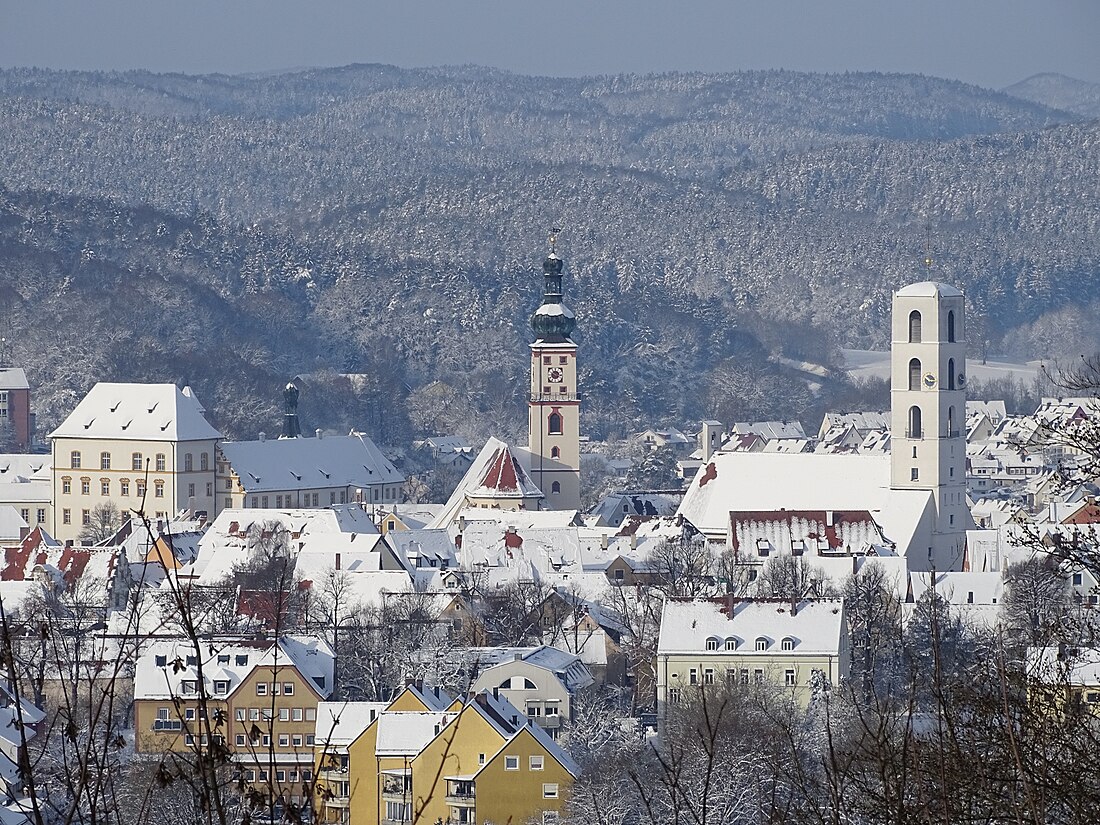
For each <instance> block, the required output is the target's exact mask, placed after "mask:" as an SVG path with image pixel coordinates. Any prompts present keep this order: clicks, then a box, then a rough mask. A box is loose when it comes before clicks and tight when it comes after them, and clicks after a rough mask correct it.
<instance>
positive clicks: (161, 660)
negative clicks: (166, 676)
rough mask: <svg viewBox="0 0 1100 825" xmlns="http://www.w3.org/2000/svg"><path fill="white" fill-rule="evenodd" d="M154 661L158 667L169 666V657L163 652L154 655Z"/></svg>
mask: <svg viewBox="0 0 1100 825" xmlns="http://www.w3.org/2000/svg"><path fill="white" fill-rule="evenodd" d="M153 662H154V664H156V666H157V667H168V657H167V656H166V655H165V654H163V653H160V654H157V655H156V656H154V657H153Z"/></svg>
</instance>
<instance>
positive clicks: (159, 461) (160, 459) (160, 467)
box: [156, 453, 165, 473]
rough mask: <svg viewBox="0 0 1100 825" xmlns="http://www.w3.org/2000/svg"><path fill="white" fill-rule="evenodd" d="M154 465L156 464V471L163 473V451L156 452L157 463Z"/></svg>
mask: <svg viewBox="0 0 1100 825" xmlns="http://www.w3.org/2000/svg"><path fill="white" fill-rule="evenodd" d="M156 466H157V472H158V473H163V472H164V467H165V463H164V453H157V465H156Z"/></svg>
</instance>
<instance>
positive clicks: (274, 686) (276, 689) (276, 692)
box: [271, 682, 280, 696]
mask: <svg viewBox="0 0 1100 825" xmlns="http://www.w3.org/2000/svg"><path fill="white" fill-rule="evenodd" d="M271 693H272V695H274V696H278V695H279V693H280V690H279V683H278V682H272V683H271Z"/></svg>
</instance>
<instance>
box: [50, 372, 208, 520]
mask: <svg viewBox="0 0 1100 825" xmlns="http://www.w3.org/2000/svg"><path fill="white" fill-rule="evenodd" d="M204 412H205V411H204V410H203V408H202V405H201V404H200V403H199V400H198V399H197V398H196V397H195V394H194V393H193V392H192V391H191V389H190V388H189V387H184V388H183V389H182V390H181V389H180V388H178V387H177V386H176V385H175V384H108V383H99V384H96V385H95V386H94V387H93V388H92V389H91V390H90V391H89V392H88V394H87V395H86V396H85V397H84V399H83V400H82V401H81V402H80V403H79V404H77V406H76V409H74V410H73V412H72V413H71V414H70V415H69V417H68V418H66V419H65V421H64V422H62V424H61V426H59V427H58V428H57V429H56V430H54V431H53V432H52V433H51V434H50V439H51V442H52V465H53V469H52V487H53V513H52V514H51V515H52V519H53V524H52V529H51V533H52V534H53V535H54V536H55V537H56V538H58V539H61V540H69V539H73V540H75V539H78V538H79V536H80V533H81V531H82V530H83V528H84V527H85V526H86V525H88V524H90V523H91V521H92V515H93V511H94V510H95V508H96V507H97V506H99V505H103V504H112V505H114V506H115V507H117V508H118V510H119V511H120V513H121V514H122V517H123V519H125V517H126V516H127V514H129V513H132V512H135V511H138V510H142V511H143V512H144V513H145V515H146V516H147V517H148V518H149V519H150V520H151V521H153V520H167V519H170V518H172V517H173V516H175V514H176V513H178V512H179V511H181V510H190V511H191V512H207V513H211V514H213V512H214V507H215V498H214V473H215V469H214V449H215V446H216V444H217V442H218V439H220V438H221V433H220V432H218V430H216V429H215V428H214V427H213V426H211V425H210V423H209V422H208V421H207V420H206V418H205V417H204V415H203V414H204Z"/></svg>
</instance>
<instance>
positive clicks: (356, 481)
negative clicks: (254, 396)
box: [220, 433, 405, 494]
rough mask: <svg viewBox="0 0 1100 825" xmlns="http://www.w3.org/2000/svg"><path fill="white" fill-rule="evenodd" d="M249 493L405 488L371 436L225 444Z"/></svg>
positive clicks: (357, 434) (233, 466)
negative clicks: (324, 489) (384, 486)
mask: <svg viewBox="0 0 1100 825" xmlns="http://www.w3.org/2000/svg"><path fill="white" fill-rule="evenodd" d="M220 449H221V451H222V453H223V454H224V455H225V457H226V459H227V460H228V461H229V466H230V467H232V468H233V472H235V473H236V474H237V476H238V477H239V478H240V482H241V485H242V486H243V487H244V489H245V492H246V493H250V494H251V493H256V492H265V491H274V490H307V489H317V488H323V487H369V486H370V485H373V484H401V483H403V482H404V481H405V477H404V476H403V475H401V473H399V472H398V471H397V470H396V469H395V468H394V466H393V464H391V463H390V461H389V459H387V458H386V457H385V456H384V455H382V452H381V451H380V450H379V449H378V447H376V446H375V444H374V442H373V441H371V440H370V439H369V438H368V437H367V436H365V435H363V434H362V433H353V434H352V435H344V436H325V437H324V438H276V439H264V440H262V441H225V442H222V444H221V445H220Z"/></svg>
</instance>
